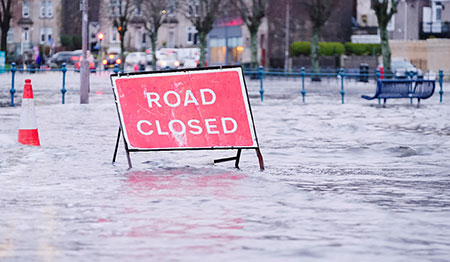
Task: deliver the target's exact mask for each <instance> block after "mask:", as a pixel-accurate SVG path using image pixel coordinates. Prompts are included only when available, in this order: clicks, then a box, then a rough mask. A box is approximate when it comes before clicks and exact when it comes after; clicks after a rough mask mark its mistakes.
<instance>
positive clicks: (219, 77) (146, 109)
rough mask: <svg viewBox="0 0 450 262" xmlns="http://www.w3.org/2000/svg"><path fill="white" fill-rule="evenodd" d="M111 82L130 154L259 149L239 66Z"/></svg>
mask: <svg viewBox="0 0 450 262" xmlns="http://www.w3.org/2000/svg"><path fill="white" fill-rule="evenodd" d="M111 79H112V84H113V90H114V94H115V97H116V103H117V109H118V113H119V118H120V121H121V127H122V130H123V132H124V137H125V140H126V142H127V144H128V146H129V148H130V149H131V150H161V149H211V148H223V149H231V148H258V142H257V139H256V132H255V128H254V124H253V119H252V114H251V109H250V105H249V100H248V95H247V90H246V87H245V83H244V78H243V73H242V68H241V67H231V68H230V67H227V68H216V69H207V70H185V71H172V72H170V71H169V72H155V73H141V74H129V75H128V74H124V75H113V76H112V77H111Z"/></svg>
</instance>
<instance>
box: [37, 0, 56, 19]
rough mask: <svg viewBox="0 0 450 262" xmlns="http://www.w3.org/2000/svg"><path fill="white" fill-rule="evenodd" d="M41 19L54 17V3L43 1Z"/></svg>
mask: <svg viewBox="0 0 450 262" xmlns="http://www.w3.org/2000/svg"><path fill="white" fill-rule="evenodd" d="M39 15H40V17H42V18H43V17H49V18H51V17H53V2H52V1H47V0H42V1H41V8H40V14H39Z"/></svg>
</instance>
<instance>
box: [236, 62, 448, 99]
mask: <svg viewBox="0 0 450 262" xmlns="http://www.w3.org/2000/svg"><path fill="white" fill-rule="evenodd" d="M244 75H246V76H249V77H250V78H252V79H255V78H258V77H259V80H260V90H259V93H260V97H261V101H264V92H265V90H264V79H267V78H268V79H273V77H277V79H281V78H285V79H289V78H294V79H297V78H300V79H301V94H302V101H303V103H305V97H306V84H305V79H306V78H310V79H311V82H313V81H314V80H319V79H322V78H327V79H330V78H335V79H336V78H337V79H338V80H339V82H340V92H339V93H340V95H341V102H342V104H344V102H345V100H344V98H345V81H344V79H352V78H353V79H355V81H361V82H368V81H369V79H371V78H372V79H374V80H376V81H378V80H380V79H384V78H395V75H393V74H384V73H381V72H380V70H378V69H377V70H376V71H375V73H370V72H351V73H345V70H344V69H343V68H341V69H339V71H338V72H325V73H322V72H320V71H319V73H316V72H313V71H312V70H310V71H309V72H307V70H306V69H305V68H304V67H302V68H301V69H300V71H296V72H295V71H294V72H282V71H280V70H268V71H267V70H265V69H264V68H263V67H262V66H261V67H259V70H258V71H256V70H244ZM414 77H415V76H414V74H413V73H412V72H410V74H409V75H408V76H407V78H409V79H413V78H414ZM443 80H444V72H443V70H439V74H438V79H437V80H436V81H438V82H439V95H440V98H439V100H440V102H441V103H442V97H443V95H444V90H443Z"/></svg>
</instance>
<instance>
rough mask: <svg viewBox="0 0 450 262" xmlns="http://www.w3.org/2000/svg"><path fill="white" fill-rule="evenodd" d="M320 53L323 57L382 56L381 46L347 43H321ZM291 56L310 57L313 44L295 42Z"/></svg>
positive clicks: (291, 49) (291, 48)
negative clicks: (346, 55) (347, 55)
mask: <svg viewBox="0 0 450 262" xmlns="http://www.w3.org/2000/svg"><path fill="white" fill-rule="evenodd" d="M319 52H320V55H323V56H332V55H343V54H349V55H352V54H354V55H373V54H374V53H375V55H380V54H381V45H380V44H359V43H350V42H347V43H345V45H344V44H342V43H339V42H319ZM290 54H291V56H298V55H310V54H311V43H310V42H305V41H297V42H293V43H292V44H291V46H290Z"/></svg>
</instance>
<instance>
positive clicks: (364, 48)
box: [345, 42, 381, 55]
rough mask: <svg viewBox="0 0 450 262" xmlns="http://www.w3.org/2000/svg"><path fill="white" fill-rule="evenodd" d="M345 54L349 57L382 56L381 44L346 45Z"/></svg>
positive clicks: (349, 43) (348, 43)
mask: <svg viewBox="0 0 450 262" xmlns="http://www.w3.org/2000/svg"><path fill="white" fill-rule="evenodd" d="M345 52H346V53H347V54H349V55H380V54H381V45H380V44H359V43H351V42H347V43H345Z"/></svg>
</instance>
